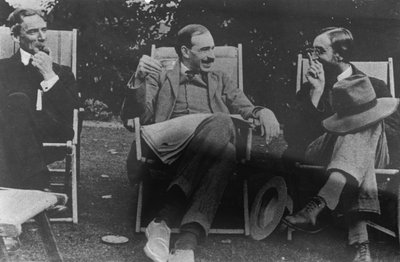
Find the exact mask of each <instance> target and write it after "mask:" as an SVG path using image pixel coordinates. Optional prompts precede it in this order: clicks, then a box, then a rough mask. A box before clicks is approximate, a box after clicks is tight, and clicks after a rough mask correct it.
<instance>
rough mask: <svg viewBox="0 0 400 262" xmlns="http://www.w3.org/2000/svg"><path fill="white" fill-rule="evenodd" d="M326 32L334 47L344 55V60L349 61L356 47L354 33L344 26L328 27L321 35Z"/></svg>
mask: <svg viewBox="0 0 400 262" xmlns="http://www.w3.org/2000/svg"><path fill="white" fill-rule="evenodd" d="M322 34H326V35H327V36H328V38H329V39H330V40H331V46H332V49H333V50H334V51H335V52H337V53H339V54H340V55H341V56H342V57H343V61H344V62H349V61H350V60H351V58H352V57H351V56H352V53H353V48H354V38H353V34H352V33H351V32H350V31H349V30H348V29H346V28H343V27H327V28H323V29H322V30H321V31H320V34H319V35H322Z"/></svg>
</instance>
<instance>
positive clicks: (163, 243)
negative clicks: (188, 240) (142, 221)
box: [144, 220, 171, 262]
mask: <svg viewBox="0 0 400 262" xmlns="http://www.w3.org/2000/svg"><path fill="white" fill-rule="evenodd" d="M170 236H171V229H169V227H168V226H167V224H166V223H165V222H164V221H161V222H159V223H156V222H154V220H153V221H151V222H150V224H149V225H148V226H147V228H146V237H147V243H146V246H145V247H144V253H146V256H148V257H149V258H150V259H152V260H153V261H154V262H167V261H168V256H169V239H170Z"/></svg>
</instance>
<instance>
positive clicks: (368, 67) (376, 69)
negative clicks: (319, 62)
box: [296, 54, 400, 244]
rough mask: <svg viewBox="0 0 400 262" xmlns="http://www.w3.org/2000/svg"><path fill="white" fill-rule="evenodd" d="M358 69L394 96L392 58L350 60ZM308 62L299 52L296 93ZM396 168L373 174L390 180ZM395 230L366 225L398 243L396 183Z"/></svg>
mask: <svg viewBox="0 0 400 262" xmlns="http://www.w3.org/2000/svg"><path fill="white" fill-rule="evenodd" d="M351 63H352V64H353V65H354V66H355V67H357V68H358V69H359V70H360V71H362V72H364V73H365V74H366V75H368V76H371V77H375V78H378V79H380V80H383V81H384V82H385V83H386V85H387V86H388V87H389V90H390V93H391V95H392V96H393V97H395V88H394V73H393V59H392V58H391V57H389V58H388V60H387V61H377V62H375V61H368V62H351ZM308 67H309V62H308V59H305V58H303V57H302V55H301V54H299V55H298V59H297V78H296V93H297V92H298V91H299V90H300V88H301V85H302V84H303V83H305V82H307V80H306V78H305V74H306V72H307V70H308ZM297 167H298V168H301V169H309V170H310V169H313V170H324V167H322V166H313V165H304V164H301V163H297ZM399 172H400V171H399V170H398V169H376V170H375V174H376V175H377V176H385V177H387V178H386V181H387V182H390V181H391V180H392V179H393V178H394V177H395V176H399ZM396 211H397V228H396V229H397V231H393V230H390V229H388V228H385V227H384V226H381V225H378V224H376V223H374V222H372V221H368V225H369V226H370V227H373V228H375V229H377V230H379V231H381V232H383V233H385V234H388V235H390V236H392V237H394V238H397V241H398V243H399V244H400V184H399V185H397V210H396Z"/></svg>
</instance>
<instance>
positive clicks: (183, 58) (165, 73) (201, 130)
mask: <svg viewBox="0 0 400 262" xmlns="http://www.w3.org/2000/svg"><path fill="white" fill-rule="evenodd" d="M175 49H176V52H177V54H178V56H179V60H178V61H177V62H176V64H175V66H174V68H173V69H172V70H162V69H161V65H160V63H159V62H158V61H156V60H154V59H151V58H150V57H148V56H144V57H143V58H142V59H141V60H140V62H139V65H138V69H137V71H136V75H135V78H134V79H133V81H132V82H131V83H130V84H129V85H128V86H129V90H128V94H127V97H126V100H125V103H124V108H123V111H122V118H123V120H124V122H125V123H126V124H127V126H128V128H132V126H129V122H130V119H132V118H133V117H136V116H138V117H140V118H141V121H142V123H144V124H151V123H165V122H167V123H168V121H179V119H183V118H186V117H188V116H189V118H190V116H191V115H192V116H194V115H199V114H210V116H209V117H207V118H205V119H204V120H203V121H201V122H199V123H197V124H196V125H195V127H194V128H193V130H194V132H193V133H192V135H193V137H191V139H190V141H189V142H188V144H187V145H186V146H185V148H184V150H183V151H182V152H181V155H180V157H179V158H178V159H177V160H176V161H175V162H173V163H172V165H173V166H174V170H175V178H174V180H173V181H172V183H171V185H170V187H169V189H168V192H167V197H166V199H165V202H164V208H163V209H162V210H161V211H160V212H159V215H158V216H157V217H156V218H155V219H154V220H153V221H152V222H151V223H150V224H149V225H148V227H147V229H146V236H147V238H148V242H147V244H146V247H145V249H144V250H145V252H146V254H147V256H148V257H150V258H151V259H152V260H153V261H167V260H168V261H171V262H172V261H187V262H190V261H194V255H193V250H194V249H195V247H196V245H197V242H198V241H199V240H200V239H201V238H203V237H204V236H206V235H207V233H208V230H209V228H210V225H211V223H212V221H213V218H214V215H215V213H216V210H217V207H218V204H219V202H220V200H221V197H222V194H223V192H224V190H225V187H226V185H227V182H228V180H229V177H230V175H231V174H232V173H233V171H234V167H235V155H236V153H235V139H236V138H235V129H234V125H233V122H232V119H231V118H230V116H229V114H240V115H241V116H242V117H243V118H244V119H247V118H249V117H254V118H256V119H259V120H260V123H261V128H262V132H263V133H265V137H266V142H269V141H270V140H271V139H272V138H273V137H275V136H277V135H278V134H279V123H278V121H277V120H276V118H275V115H274V114H273V113H272V111H271V110H269V109H267V108H263V107H255V106H254V105H253V104H252V103H251V102H250V101H249V100H248V99H247V97H246V96H245V95H244V93H243V92H242V91H241V90H240V89H239V88H237V86H236V85H235V84H234V83H233V82H232V80H231V79H230V78H229V77H228V76H227V75H226V74H224V73H223V72H219V71H213V70H212V64H213V62H214V60H215V54H214V39H213V37H212V35H211V33H210V32H209V30H208V29H207V28H205V27H204V26H201V25H187V26H185V27H184V28H182V29H181V30H180V31H179V32H178V41H177V44H176V46H175ZM186 119H187V118H186ZM174 123H175V122H174ZM189 124H190V123H189V122H185V123H183V125H189ZM176 132H181V130H180V129H179V128H176ZM135 150H136V149H135V147H134V144H133V146H132V149H131V153H130V155H129V157H128V174H131V175H135V176H136V177H134V178H132V179H131V180H133V182H134V183H135V182H136V181H137V179H138V177H137V175H138V174H137V173H135V171H138V170H139V168H137V164H138V163H137V161H136V160H135V159H134V155H135V154H134V152H135ZM135 166H136V167H135ZM180 212H182V213H183V214H184V215H183V219H182V221H181V226H180V231H181V234H180V235H179V237H178V240H177V241H176V243H175V252H173V253H172V254H171V256H170V257H168V256H169V240H170V227H171V224H172V223H173V222H174V221H176V220H177V219H178V218H179V216H178V214H179V213H180Z"/></svg>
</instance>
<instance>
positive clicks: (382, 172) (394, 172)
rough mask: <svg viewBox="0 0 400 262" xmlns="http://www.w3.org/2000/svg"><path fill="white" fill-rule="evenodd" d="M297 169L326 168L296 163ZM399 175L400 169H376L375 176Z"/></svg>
mask: <svg viewBox="0 0 400 262" xmlns="http://www.w3.org/2000/svg"><path fill="white" fill-rule="evenodd" d="M296 167H298V168H304V169H314V170H324V169H325V167H323V166H313V165H303V164H299V163H296ZM398 173H399V170H398V169H380V168H377V169H375V174H377V175H392V176H393V175H397V174H398Z"/></svg>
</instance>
